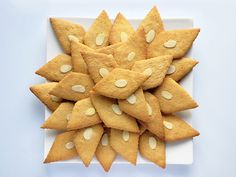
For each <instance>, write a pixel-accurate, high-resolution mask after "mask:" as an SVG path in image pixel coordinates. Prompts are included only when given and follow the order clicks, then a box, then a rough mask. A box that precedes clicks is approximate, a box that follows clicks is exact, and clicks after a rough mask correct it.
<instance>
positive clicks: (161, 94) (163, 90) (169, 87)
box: [153, 78, 198, 114]
mask: <svg viewBox="0 0 236 177" xmlns="http://www.w3.org/2000/svg"><path fill="white" fill-rule="evenodd" d="M153 93H154V95H155V96H156V97H157V99H158V101H159V104H160V108H161V112H163V113H165V114H170V113H174V112H178V111H183V110H186V109H192V108H196V107H198V105H197V103H196V102H195V101H194V100H193V99H192V98H191V96H190V95H189V94H188V93H187V92H186V91H185V90H184V88H183V87H181V86H180V85H179V84H178V83H177V82H175V81H174V80H173V79H171V78H166V79H164V81H163V83H162V85H161V86H160V87H158V88H157V89H156V90H155V91H154V92H153Z"/></svg>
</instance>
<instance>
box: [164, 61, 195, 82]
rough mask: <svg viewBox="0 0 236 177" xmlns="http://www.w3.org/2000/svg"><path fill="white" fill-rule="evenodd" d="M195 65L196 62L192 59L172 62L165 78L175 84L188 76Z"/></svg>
mask: <svg viewBox="0 0 236 177" xmlns="http://www.w3.org/2000/svg"><path fill="white" fill-rule="evenodd" d="M197 64H198V61H196V60H193V59H192V58H181V59H179V60H174V61H173V62H172V63H171V65H170V67H169V69H168V71H167V75H166V77H169V78H172V79H173V80H175V81H176V82H177V81H179V80H181V79H182V78H183V77H184V76H185V75H186V74H188V73H189V72H190V71H191V70H192V69H193V67H194V66H195V65H197Z"/></svg>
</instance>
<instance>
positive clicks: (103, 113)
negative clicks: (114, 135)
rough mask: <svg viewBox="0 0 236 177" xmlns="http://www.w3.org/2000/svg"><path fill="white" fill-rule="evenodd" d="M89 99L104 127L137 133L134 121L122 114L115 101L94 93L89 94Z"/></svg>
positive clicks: (137, 129)
mask: <svg viewBox="0 0 236 177" xmlns="http://www.w3.org/2000/svg"><path fill="white" fill-rule="evenodd" d="M90 98H91V100H92V103H93V105H94V107H95V109H96V110H97V112H98V115H99V117H100V118H101V120H102V121H103V123H104V124H105V125H106V127H109V128H115V129H120V130H126V131H131V132H139V127H138V124H137V122H136V120H135V119H134V118H133V117H131V116H129V115H128V114H125V113H124V112H122V111H121V110H120V108H119V106H118V104H117V102H116V100H114V99H111V98H107V97H104V96H101V95H98V94H96V93H94V92H92V93H91V94H90Z"/></svg>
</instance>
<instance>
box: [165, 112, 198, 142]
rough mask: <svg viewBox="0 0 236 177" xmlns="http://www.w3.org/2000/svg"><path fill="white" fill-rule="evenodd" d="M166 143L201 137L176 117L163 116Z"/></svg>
mask: <svg viewBox="0 0 236 177" xmlns="http://www.w3.org/2000/svg"><path fill="white" fill-rule="evenodd" d="M163 120H164V121H163V124H164V127H165V141H168V142H169V141H171V142H172V141H179V140H183V139H188V138H192V137H195V136H198V135H200V133H199V132H198V131H197V130H195V129H194V128H193V127H192V126H191V125H189V124H188V123H187V122H185V121H184V120H183V119H181V118H180V117H178V116H175V115H163Z"/></svg>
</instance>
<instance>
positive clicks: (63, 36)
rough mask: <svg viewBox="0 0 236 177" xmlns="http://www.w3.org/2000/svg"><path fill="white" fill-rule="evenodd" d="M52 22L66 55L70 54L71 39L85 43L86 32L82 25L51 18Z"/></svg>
mask: <svg viewBox="0 0 236 177" xmlns="http://www.w3.org/2000/svg"><path fill="white" fill-rule="evenodd" d="M50 22H51V24H52V28H53V30H54V32H55V33H56V36H57V39H58V41H59V42H60V44H61V46H62V48H63V49H64V51H65V53H67V54H70V41H69V37H71V36H73V37H76V38H78V40H79V41H80V42H83V38H84V35H85V31H84V28H83V27H82V26H81V25H79V24H76V23H73V22H70V21H66V20H63V19H59V18H50Z"/></svg>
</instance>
